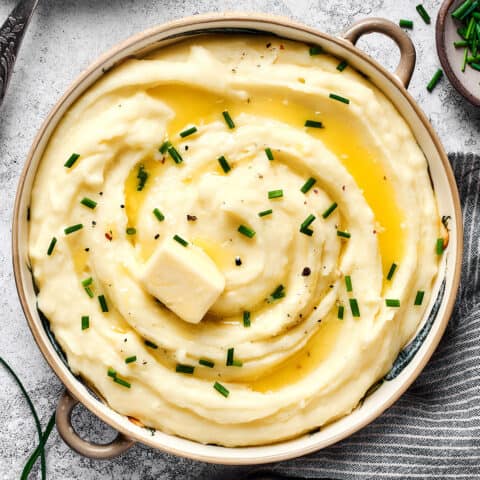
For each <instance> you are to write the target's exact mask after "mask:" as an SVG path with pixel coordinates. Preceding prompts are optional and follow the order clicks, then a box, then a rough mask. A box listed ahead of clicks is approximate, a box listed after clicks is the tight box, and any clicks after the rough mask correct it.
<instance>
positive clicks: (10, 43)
mask: <svg viewBox="0 0 480 480" xmlns="http://www.w3.org/2000/svg"><path fill="white" fill-rule="evenodd" d="M37 4H38V0H20V1H19V2H18V3H17V6H16V7H15V8H14V9H13V10H12V11H11V13H10V15H9V16H8V18H7V20H6V21H5V23H4V24H3V25H2V26H1V27H0V105H1V103H2V101H3V98H4V96H5V93H6V91H7V87H8V83H9V81H10V77H11V76H12V71H13V65H14V64H15V60H16V59H17V54H18V50H19V49H20V45H21V43H22V40H23V36H24V35H25V31H26V30H27V27H28V24H29V23H30V19H31V18H32V15H33V11H34V10H35V7H36V6H37Z"/></svg>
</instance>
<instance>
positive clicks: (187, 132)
mask: <svg viewBox="0 0 480 480" xmlns="http://www.w3.org/2000/svg"><path fill="white" fill-rule="evenodd" d="M197 131H198V130H197V127H195V126H193V127H190V128H187V129H186V130H184V131H183V132H180V136H181V137H182V138H185V137H188V136H189V135H193V134H194V133H196V132H197Z"/></svg>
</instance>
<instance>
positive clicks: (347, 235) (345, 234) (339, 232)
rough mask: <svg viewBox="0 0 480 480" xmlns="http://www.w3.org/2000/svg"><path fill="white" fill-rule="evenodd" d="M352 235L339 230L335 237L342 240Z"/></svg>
mask: <svg viewBox="0 0 480 480" xmlns="http://www.w3.org/2000/svg"><path fill="white" fill-rule="evenodd" d="M351 236H352V234H351V233H350V232H342V231H341V230H337V237H342V238H350V237H351Z"/></svg>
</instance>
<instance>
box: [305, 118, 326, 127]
mask: <svg viewBox="0 0 480 480" xmlns="http://www.w3.org/2000/svg"><path fill="white" fill-rule="evenodd" d="M305 127H311V128H323V123H322V122H317V121H316V120H305Z"/></svg>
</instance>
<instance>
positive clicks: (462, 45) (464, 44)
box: [453, 40, 468, 48]
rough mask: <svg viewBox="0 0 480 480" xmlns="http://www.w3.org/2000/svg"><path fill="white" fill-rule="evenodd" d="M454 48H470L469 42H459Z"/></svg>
mask: <svg viewBox="0 0 480 480" xmlns="http://www.w3.org/2000/svg"><path fill="white" fill-rule="evenodd" d="M453 46H454V47H455V48H461V47H468V42H467V41H466V40H458V41H457V42H453Z"/></svg>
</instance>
